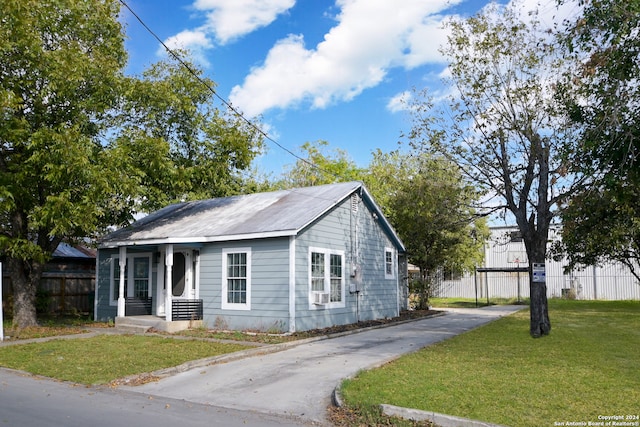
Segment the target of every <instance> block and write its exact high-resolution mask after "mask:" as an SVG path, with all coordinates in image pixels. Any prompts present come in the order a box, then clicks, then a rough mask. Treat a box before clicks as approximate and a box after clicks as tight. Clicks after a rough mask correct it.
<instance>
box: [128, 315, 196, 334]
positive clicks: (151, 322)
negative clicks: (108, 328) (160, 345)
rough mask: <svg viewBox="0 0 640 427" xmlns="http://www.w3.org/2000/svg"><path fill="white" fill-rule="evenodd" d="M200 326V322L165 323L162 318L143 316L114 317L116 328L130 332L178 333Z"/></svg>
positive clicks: (177, 321)
mask: <svg viewBox="0 0 640 427" xmlns="http://www.w3.org/2000/svg"><path fill="white" fill-rule="evenodd" d="M201 326H202V319H200V320H173V321H171V322H167V321H166V319H165V318H164V317H158V316H152V315H145V316H126V317H116V328H120V329H126V330H130V331H132V332H139V333H145V332H147V331H149V330H150V329H156V330H158V331H162V332H169V333H174V332H179V331H184V330H185V329H190V328H199V327H201Z"/></svg>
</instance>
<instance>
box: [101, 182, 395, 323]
mask: <svg viewBox="0 0 640 427" xmlns="http://www.w3.org/2000/svg"><path fill="white" fill-rule="evenodd" d="M406 265H407V263H406V257H405V247H404V245H403V243H402V241H401V240H400V238H399V237H398V235H397V234H396V232H395V231H394V230H393V228H392V227H391V225H390V224H389V222H388V221H387V219H386V218H385V217H384V215H383V214H382V211H381V210H380V208H379V207H378V206H377V205H376V203H375V202H374V200H373V198H372V197H371V194H370V193H369V192H368V191H367V189H366V188H365V187H364V185H363V184H362V183H360V182H347V183H339V184H331V185H322V186H315V187H307V188H295V189H290V190H282V191H274V192H266V193H256V194H248V195H241V196H233V197H224V198H216V199H210V200H199V201H191V202H184V203H178V204H174V205H171V206H168V207H165V208H163V209H161V210H159V211H157V212H155V213H153V214H151V215H149V216H147V217H144V218H142V219H140V220H138V221H136V222H135V223H133V224H132V225H131V226H129V227H126V228H123V229H120V230H117V231H115V232H113V233H111V234H109V235H107V236H106V237H105V238H104V239H102V240H101V242H100V244H99V247H98V259H97V282H96V283H97V285H96V295H95V318H96V319H97V320H107V319H115V322H116V324H118V323H119V322H120V323H121V324H125V323H126V320H127V318H128V317H131V316H140V315H147V316H149V315H150V316H154V317H155V318H156V319H158V320H159V323H158V325H157V326H156V327H157V328H161V329H164V330H177V329H181V328H184V327H188V325H192V324H193V323H192V322H193V321H194V320H195V321H202V323H204V325H206V326H207V327H211V328H216V329H228V330H253V331H270V332H295V331H305V330H311V329H316V328H325V327H330V326H335V325H342V324H349V323H355V322H358V321H364V320H372V319H380V318H390V317H395V316H397V315H398V314H399V312H400V310H401V309H404V308H406V306H407V286H406V276H407V274H406V271H407V267H406ZM176 322H182V323H176ZM185 322H187V323H185Z"/></svg>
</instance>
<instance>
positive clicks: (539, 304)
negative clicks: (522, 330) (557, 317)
mask: <svg viewBox="0 0 640 427" xmlns="http://www.w3.org/2000/svg"><path fill="white" fill-rule="evenodd" d="M529 289H530V296H531V305H530V308H529V312H530V326H529V328H530V329H529V333H530V334H531V336H532V337H534V338H539V337H541V336H543V335H549V332H551V322H550V321H549V309H548V303H547V284H546V283H544V282H535V283H534V282H533V281H530V284H529Z"/></svg>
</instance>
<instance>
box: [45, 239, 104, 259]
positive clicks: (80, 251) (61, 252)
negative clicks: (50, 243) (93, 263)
mask: <svg viewBox="0 0 640 427" xmlns="http://www.w3.org/2000/svg"><path fill="white" fill-rule="evenodd" d="M53 257H55V258H87V259H95V257H96V254H95V250H93V249H89V248H85V247H82V246H71V245H70V244H68V243H65V242H61V243H60V244H59V245H58V247H57V248H56V250H55V251H53Z"/></svg>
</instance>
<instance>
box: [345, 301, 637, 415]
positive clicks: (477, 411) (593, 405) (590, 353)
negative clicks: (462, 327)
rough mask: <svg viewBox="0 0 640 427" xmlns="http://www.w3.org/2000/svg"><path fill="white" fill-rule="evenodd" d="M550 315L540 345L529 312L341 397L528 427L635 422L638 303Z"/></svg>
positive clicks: (371, 378)
mask: <svg viewBox="0 0 640 427" xmlns="http://www.w3.org/2000/svg"><path fill="white" fill-rule="evenodd" d="M549 309H550V311H551V314H552V316H553V318H554V319H555V325H556V327H555V329H554V331H555V332H554V334H553V335H551V336H549V337H548V338H546V339H545V340H539V341H536V345H532V340H531V338H530V337H529V336H528V335H527V334H525V333H523V329H525V328H526V324H527V322H528V321H529V319H528V317H529V314H528V313H527V311H526V310H523V311H520V312H518V313H517V314H515V315H511V316H508V317H506V318H503V319H500V320H498V321H496V322H493V323H490V324H488V325H486V326H483V327H482V328H479V329H476V330H474V331H471V332H468V333H465V334H462V335H459V336H457V337H454V338H452V339H450V340H447V341H444V342H442V343H439V344H436V345H433V346H430V347H427V348H425V349H422V350H420V351H418V352H416V353H412V354H410V355H406V356H403V357H401V358H400V359H398V360H396V361H394V362H392V363H389V364H387V365H385V366H384V367H382V368H379V369H374V370H371V371H367V372H364V373H361V374H360V375H358V376H357V377H355V378H353V379H351V380H348V381H346V382H345V383H344V384H343V386H342V388H341V389H342V397H343V399H344V401H345V402H346V403H347V405H348V406H350V407H352V406H353V407H358V406H363V405H364V406H369V407H372V406H376V405H379V404H382V403H386V404H391V405H397V406H401V407H407V408H415V409H421V410H425V411H433V412H438V413H444V414H449V415H455V416H461V417H465V418H471V419H475V420H481V421H485V422H491V423H496V424H501V425H510V426H522V427H527V426H543V425H549V424H553V422H554V421H558V422H560V421H576V422H577V421H584V422H585V423H586V422H588V421H591V422H597V421H598V415H602V414H603V413H614V414H618V413H619V414H627V413H628V414H636V412H637V406H638V401H639V400H640V391H639V390H638V387H637V384H638V382H639V381H640V371H639V370H638V369H637V366H638V364H639V363H640V339H639V338H640V335H639V332H638V331H640V303H639V302H638V301H571V300H551V301H549Z"/></svg>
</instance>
